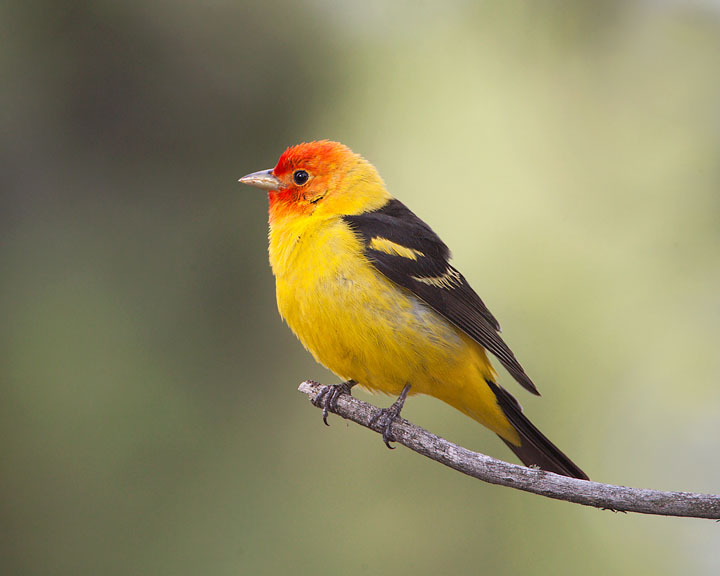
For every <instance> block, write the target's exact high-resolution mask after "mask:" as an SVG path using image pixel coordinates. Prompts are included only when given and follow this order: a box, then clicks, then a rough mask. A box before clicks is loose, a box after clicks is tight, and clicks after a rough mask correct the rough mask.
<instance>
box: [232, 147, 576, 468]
mask: <svg viewBox="0 0 720 576" xmlns="http://www.w3.org/2000/svg"><path fill="white" fill-rule="evenodd" d="M240 182H241V183H243V184H248V185H250V186H254V187H256V188H260V189H262V190H266V191H267V194H268V198H269V257H270V265H271V267H272V271H273V274H274V276H275V282H276V298H277V306H278V310H279V312H280V315H281V316H282V318H283V319H284V321H285V322H286V323H287V324H288V326H289V327H290V329H291V330H292V331H293V332H294V333H295V335H296V336H297V337H298V339H299V340H300V341H301V342H302V344H303V345H304V346H305V348H306V349H307V350H308V351H309V352H310V353H311V354H312V355H313V357H314V358H315V360H316V361H317V362H319V363H320V364H322V365H324V366H325V367H326V368H328V369H329V370H330V371H332V372H333V373H335V374H336V375H337V376H338V377H339V378H340V379H341V380H342V383H340V384H331V385H329V386H325V387H324V388H323V390H322V392H321V395H320V396H318V398H316V400H318V401H321V403H322V400H321V397H324V404H323V420H324V421H325V423H326V424H327V416H328V410H329V409H332V408H333V407H336V406H337V399H338V398H339V397H340V395H342V394H346V393H347V394H350V393H351V392H352V387H353V386H356V385H357V386H359V387H361V388H363V389H365V390H368V391H370V392H373V393H376V392H380V393H385V394H388V395H392V396H396V397H397V400H396V401H395V402H394V403H393V404H392V405H391V406H390V407H389V408H385V409H383V410H381V411H380V413H379V416H378V418H381V419H382V422H381V427H382V430H383V440H384V441H385V444H386V445H387V446H388V447H390V442H391V441H392V424H393V421H395V420H396V419H397V418H398V417H399V416H400V412H401V410H402V408H403V405H404V403H405V400H406V398H407V397H408V396H409V395H410V396H412V395H415V394H424V395H428V396H431V397H434V398H437V399H439V400H441V401H443V402H445V403H446V404H449V405H450V406H452V407H454V408H456V409H457V410H459V411H460V412H462V413H463V414H465V415H467V416H469V417H470V418H472V419H474V420H476V421H477V422H479V423H480V424H482V425H484V426H485V427H487V428H488V429H490V430H491V431H492V432H494V433H495V434H497V435H498V436H499V437H500V438H501V439H502V440H503V442H505V444H507V446H508V447H509V448H510V449H511V450H512V451H513V452H514V453H515V454H516V456H517V457H518V458H519V459H520V460H521V461H522V462H523V463H524V464H525V465H526V466H530V467H534V468H539V469H542V470H545V471H548V472H554V473H556V474H560V475H563V476H568V477H572V478H579V479H584V480H587V479H588V476H587V475H586V474H585V473H584V472H583V471H582V470H581V469H580V468H579V467H578V466H577V465H576V464H575V463H574V462H573V461H572V460H570V458H568V457H567V456H566V455H565V454H564V453H563V452H562V451H560V449H558V448H557V447H556V446H555V445H554V444H553V443H552V442H551V441H550V440H548V439H547V438H546V437H545V436H544V435H543V434H542V433H541V432H540V431H539V430H538V429H537V428H536V427H535V426H534V425H533V424H532V423H531V422H530V420H529V419H528V418H527V417H526V416H525V414H524V413H523V409H522V407H521V405H520V403H519V402H518V401H517V400H516V399H515V398H514V397H513V396H512V395H511V394H510V393H509V392H508V391H507V390H506V389H505V388H504V387H502V386H501V385H500V384H499V383H498V375H497V373H496V371H495V369H494V368H493V366H492V364H491V361H490V357H489V355H492V356H494V357H495V358H496V359H497V361H499V362H500V364H501V365H502V366H503V367H504V368H505V369H506V370H507V372H508V373H509V374H510V375H511V376H512V377H513V378H514V379H515V380H516V381H517V383H519V384H520V386H522V387H523V388H525V389H526V390H528V391H529V392H531V393H533V394H536V395H539V392H538V390H537V387H536V386H535V384H534V383H533V381H532V380H531V379H530V377H529V376H528V375H527V374H526V372H525V370H524V369H523V367H522V366H521V365H520V363H519V362H518V360H517V359H516V357H515V355H514V354H513V352H512V351H511V349H510V348H509V346H508V345H507V344H506V343H505V341H504V340H503V338H502V337H501V335H500V324H499V323H498V321H497V320H496V319H495V317H494V316H493V315H492V313H491V312H490V310H488V308H487V306H486V305H485V304H484V303H483V301H482V300H481V299H480V297H479V296H478V295H477V293H476V292H475V291H474V290H473V289H472V288H471V287H470V285H469V283H468V282H467V280H466V279H465V277H464V276H463V275H462V274H461V273H460V272H459V271H458V270H457V268H455V267H454V266H453V265H452V264H451V263H450V260H451V255H450V251H449V249H448V247H447V246H446V245H445V244H444V243H443V241H442V240H441V239H440V238H439V237H438V235H437V234H436V233H435V232H434V231H433V230H432V228H430V226H429V225H428V224H426V223H425V222H424V221H423V220H421V219H420V218H418V217H417V216H416V215H415V214H414V213H413V212H412V211H411V210H410V209H409V208H407V207H406V206H405V205H404V204H403V203H402V202H401V201H400V200H397V199H396V198H394V197H393V196H392V195H391V194H390V193H389V192H388V190H387V187H386V185H385V183H384V181H383V179H382V178H381V176H380V174H379V173H378V171H377V170H376V169H375V167H374V166H373V165H372V164H371V163H370V162H368V161H367V160H366V159H365V158H364V157H363V156H361V155H360V154H356V153H354V152H353V151H352V150H350V148H348V147H347V146H345V145H343V144H341V143H339V142H333V141H330V140H319V141H313V142H303V143H301V144H297V145H294V146H290V147H289V148H287V149H286V150H285V152H283V153H282V155H281V156H280V158H279V160H278V162H277V164H276V165H275V167H274V168H271V169H268V170H261V171H259V172H253V173H251V174H248V175H247V176H244V177H243V178H241V179H240Z"/></svg>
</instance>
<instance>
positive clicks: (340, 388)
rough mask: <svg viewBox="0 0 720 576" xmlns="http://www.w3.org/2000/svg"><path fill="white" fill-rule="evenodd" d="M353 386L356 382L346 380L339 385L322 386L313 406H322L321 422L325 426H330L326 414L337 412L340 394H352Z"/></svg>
mask: <svg viewBox="0 0 720 576" xmlns="http://www.w3.org/2000/svg"><path fill="white" fill-rule="evenodd" d="M355 384H357V382H355V381H354V380H348V381H347V382H342V383H341V384H330V385H329V386H323V388H322V390H320V394H318V395H317V396H315V400H313V404H315V406H322V419H323V422H325V426H330V424H328V421H327V418H328V414H329V413H330V412H335V410H337V403H338V398H339V397H340V396H341V395H342V394H352V387H353V386H355Z"/></svg>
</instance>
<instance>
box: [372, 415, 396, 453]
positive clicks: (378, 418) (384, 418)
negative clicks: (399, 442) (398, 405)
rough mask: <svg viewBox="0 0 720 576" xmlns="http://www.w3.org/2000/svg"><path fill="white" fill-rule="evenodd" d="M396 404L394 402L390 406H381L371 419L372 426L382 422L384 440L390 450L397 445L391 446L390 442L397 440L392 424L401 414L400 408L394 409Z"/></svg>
mask: <svg viewBox="0 0 720 576" xmlns="http://www.w3.org/2000/svg"><path fill="white" fill-rule="evenodd" d="M394 406H395V405H394V404H393V405H392V406H390V408H381V409H380V410H379V411H378V412H377V414H375V416H373V417H372V419H371V420H370V426H371V427H375V425H376V424H378V423H380V426H381V428H382V439H383V442H385V446H387V447H388V448H390V450H395V446H390V442H394V440H395V439H394V438H393V435H392V424H393V421H394V420H395V419H396V418H397V417H398V416H400V410H394V409H393V407H394Z"/></svg>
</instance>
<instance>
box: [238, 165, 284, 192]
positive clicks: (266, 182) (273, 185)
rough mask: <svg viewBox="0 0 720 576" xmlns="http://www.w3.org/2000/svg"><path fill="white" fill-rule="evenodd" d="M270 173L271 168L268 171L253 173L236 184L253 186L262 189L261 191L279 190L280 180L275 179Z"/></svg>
mask: <svg viewBox="0 0 720 576" xmlns="http://www.w3.org/2000/svg"><path fill="white" fill-rule="evenodd" d="M272 172H273V171H272V168H271V169H270V170H260V172H253V173H252V174H248V175H247V176H243V177H242V178H240V180H238V182H242V183H243V184H248V185H249V186H255V188H262V189H263V190H278V189H279V188H280V180H278V179H277V178H275V176H273V173H272Z"/></svg>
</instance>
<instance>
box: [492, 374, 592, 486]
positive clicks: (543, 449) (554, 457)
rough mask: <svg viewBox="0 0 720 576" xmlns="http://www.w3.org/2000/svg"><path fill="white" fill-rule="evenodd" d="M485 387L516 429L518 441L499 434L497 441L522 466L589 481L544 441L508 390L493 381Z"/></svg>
mask: <svg viewBox="0 0 720 576" xmlns="http://www.w3.org/2000/svg"><path fill="white" fill-rule="evenodd" d="M488 386H490V389H491V390H492V391H493V392H494V393H495V396H496V398H497V400H498V405H499V406H500V409H501V410H502V411H503V412H504V414H505V416H507V419H508V420H509V421H510V424H512V425H513V428H515V430H517V433H518V434H519V435H520V439H521V441H522V443H521V444H520V446H515V445H514V444H511V443H510V442H508V441H507V440H505V439H504V438H502V437H501V440H502V441H503V442H505V444H507V445H508V447H509V448H510V450H512V451H513V452H515V454H516V455H517V457H518V458H520V460H522V462H523V464H525V465H526V466H538V467H539V468H542V469H543V470H547V471H548V472H555V474H562V475H563V476H569V477H570V478H580V479H581V480H589V478H588V477H587V474H585V472H583V471H582V470H580V468H578V467H577V465H576V464H575V463H574V462H573V461H572V460H570V458H568V457H567V456H565V454H563V453H562V452H561V451H560V449H559V448H558V447H557V446H555V444H553V443H552V442H550V440H548V439H547V438H546V437H545V436H544V435H543V433H542V432H540V430H538V429H537V428H535V426H534V425H533V423H532V422H530V420H528V419H527V418H526V417H525V415H524V414H523V412H522V406H520V404H519V403H518V401H517V400H515V398H513V397H512V396H511V395H510V393H509V392H507V391H506V390H505V389H503V388H501V387H500V386H498V385H497V384H495V383H494V382H490V381H488Z"/></svg>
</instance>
